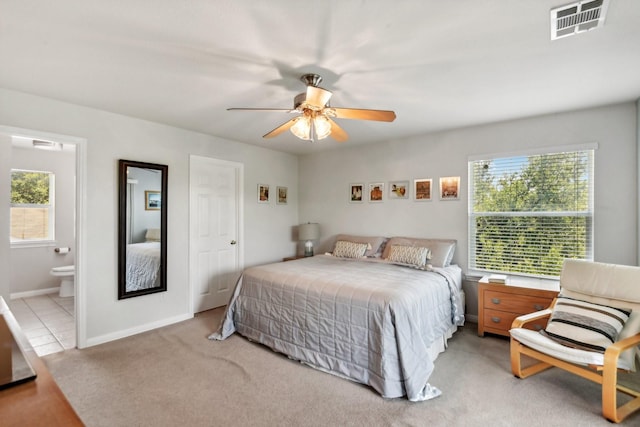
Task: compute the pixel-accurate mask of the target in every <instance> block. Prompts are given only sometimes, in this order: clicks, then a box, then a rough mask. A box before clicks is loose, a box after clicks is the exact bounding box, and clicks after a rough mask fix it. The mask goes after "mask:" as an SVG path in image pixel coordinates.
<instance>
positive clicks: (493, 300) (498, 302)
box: [491, 298, 500, 304]
mask: <svg viewBox="0 0 640 427" xmlns="http://www.w3.org/2000/svg"><path fill="white" fill-rule="evenodd" d="M491 302H492V303H494V304H500V298H491Z"/></svg>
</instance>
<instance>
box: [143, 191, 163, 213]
mask: <svg viewBox="0 0 640 427" xmlns="http://www.w3.org/2000/svg"><path fill="white" fill-rule="evenodd" d="M161 207H162V198H161V196H160V192H159V191H151V190H147V191H145V192H144V210H146V211H159V210H160V208H161Z"/></svg>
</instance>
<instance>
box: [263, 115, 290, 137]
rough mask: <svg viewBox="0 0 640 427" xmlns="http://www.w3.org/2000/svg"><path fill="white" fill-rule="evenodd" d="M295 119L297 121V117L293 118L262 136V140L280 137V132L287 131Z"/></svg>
mask: <svg viewBox="0 0 640 427" xmlns="http://www.w3.org/2000/svg"><path fill="white" fill-rule="evenodd" d="M296 119H297V117H294V118H293V119H291V120H289V121H288V122H286V123H284V124H281V125H280V126H278V127H277V128H275V129H274V130H272V131H271V132H269V133H266V134H264V135H263V136H262V137H263V138H273V137H276V136H278V135H280V134H281V133H282V132H285V131H287V130H289V128H290V127H291V126H293V124H294V123H295V122H296Z"/></svg>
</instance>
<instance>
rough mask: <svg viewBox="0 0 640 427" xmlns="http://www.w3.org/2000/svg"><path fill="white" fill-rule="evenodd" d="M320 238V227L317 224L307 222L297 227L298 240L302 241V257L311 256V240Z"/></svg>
mask: <svg viewBox="0 0 640 427" xmlns="http://www.w3.org/2000/svg"><path fill="white" fill-rule="evenodd" d="M318 237H320V226H319V225H318V224H317V223H315V222H314V223H311V222H308V223H306V224H300V226H299V227H298V240H300V241H304V256H306V257H307V256H313V240H317V239H318Z"/></svg>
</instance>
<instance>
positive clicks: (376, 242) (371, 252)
mask: <svg viewBox="0 0 640 427" xmlns="http://www.w3.org/2000/svg"><path fill="white" fill-rule="evenodd" d="M386 240H387V239H386V237H379V236H371V237H369V236H352V235H349V234H338V235H337V236H336V242H338V241H344V242H354V243H367V244H369V245H371V248H368V249H367V251H366V252H365V254H364V255H365V256H366V257H379V256H380V255H381V254H382V250H381V247H382V244H383V243H384V242H385V241H386Z"/></svg>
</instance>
